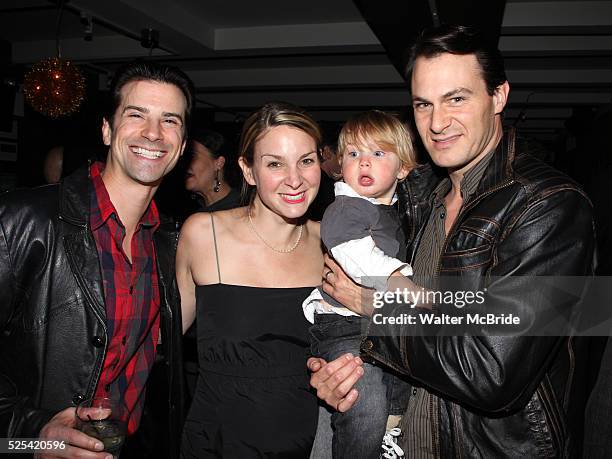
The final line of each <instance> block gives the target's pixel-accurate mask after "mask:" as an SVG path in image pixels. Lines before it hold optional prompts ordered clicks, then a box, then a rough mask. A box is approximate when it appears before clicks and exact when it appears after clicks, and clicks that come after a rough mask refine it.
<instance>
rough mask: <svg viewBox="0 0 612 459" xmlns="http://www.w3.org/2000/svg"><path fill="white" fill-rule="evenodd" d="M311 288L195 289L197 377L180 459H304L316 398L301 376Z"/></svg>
mask: <svg viewBox="0 0 612 459" xmlns="http://www.w3.org/2000/svg"><path fill="white" fill-rule="evenodd" d="M311 291H312V287H300V288H260V287H246V286H239V285H228V284H211V285H202V286H197V287H196V301H197V340H198V360H199V366H200V369H199V375H198V382H197V386H196V391H195V396H194V399H193V403H192V405H191V408H190V410H189V414H188V415H187V420H186V422H185V428H184V431H183V440H182V457H184V458H213V457H214V458H226V459H249V458H278V459H281V458H296V459H297V458H308V457H309V454H310V449H311V446H312V442H313V439H314V434H315V430H316V424H317V399H316V396H315V395H314V393H313V392H312V391H311V389H310V387H309V384H308V381H309V375H308V371H307V369H306V359H307V358H308V355H309V349H310V345H309V337H308V327H309V325H310V324H309V323H308V321H307V320H306V319H305V318H304V314H303V312H302V306H301V305H302V301H303V300H304V299H305V298H306V297H307V296H308V295H309V294H310V292H311Z"/></svg>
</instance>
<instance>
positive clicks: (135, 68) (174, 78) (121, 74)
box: [105, 61, 195, 133]
mask: <svg viewBox="0 0 612 459" xmlns="http://www.w3.org/2000/svg"><path fill="white" fill-rule="evenodd" d="M132 81H156V82H158V83H167V84H171V85H174V86H176V87H177V88H179V89H180V90H181V92H182V93H183V95H184V96H185V100H186V102H187V103H186V108H185V120H184V126H185V128H184V131H185V133H187V131H188V127H189V123H190V120H191V110H192V109H193V103H194V92H195V90H194V86H193V82H192V81H191V79H190V78H189V77H188V76H187V75H186V74H185V72H183V71H182V70H181V69H179V68H177V67H173V66H169V65H163V64H159V63H157V62H149V61H134V62H130V63H127V64H125V65H123V66H121V67H119V69H117V71H116V72H115V75H114V77H113V81H112V83H111V87H110V96H111V101H110V104H109V107H108V111H107V113H106V116H105V118H106V121H108V123H109V124H110V125H111V126H112V125H113V116H114V115H115V112H116V111H117V108H118V107H119V106H120V105H121V89H123V87H124V86H125V85H126V84H128V83H131V82H132Z"/></svg>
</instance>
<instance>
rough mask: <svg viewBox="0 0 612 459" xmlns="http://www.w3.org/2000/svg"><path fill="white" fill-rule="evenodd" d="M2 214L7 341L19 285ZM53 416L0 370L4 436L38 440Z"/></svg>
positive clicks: (1, 329)
mask: <svg viewBox="0 0 612 459" xmlns="http://www.w3.org/2000/svg"><path fill="white" fill-rule="evenodd" d="M2 213H3V212H2V208H0V333H1V334H2V338H3V339H7V337H10V334H11V331H10V321H11V319H12V316H13V314H14V313H15V308H16V303H17V296H18V294H17V293H18V289H19V282H18V279H16V275H15V272H14V271H13V263H12V260H11V257H10V252H9V245H8V244H9V241H8V238H7V234H6V232H5V228H4V225H3V222H2ZM9 339H10V338H9ZM1 341H2V340H0V342H1ZM13 358H15V359H17V358H19V356H17V355H15V356H14V357H13ZM52 416H53V414H52V413H49V412H47V411H44V410H37V409H34V407H33V405H32V404H30V402H29V398H28V397H25V396H20V395H19V391H18V388H17V387H16V386H15V384H14V383H13V381H11V379H10V378H9V376H8V375H6V374H4V372H3V369H2V368H1V367H0V436H1V437H6V438H11V437H37V436H38V432H39V431H40V429H41V428H42V426H44V425H45V424H46V423H47V422H48V421H49V419H50V418H51V417H52Z"/></svg>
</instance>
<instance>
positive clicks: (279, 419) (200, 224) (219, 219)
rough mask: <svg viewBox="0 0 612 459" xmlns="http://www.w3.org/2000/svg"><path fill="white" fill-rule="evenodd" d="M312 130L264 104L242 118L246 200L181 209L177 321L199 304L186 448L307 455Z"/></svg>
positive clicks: (315, 253) (195, 454)
mask: <svg viewBox="0 0 612 459" xmlns="http://www.w3.org/2000/svg"><path fill="white" fill-rule="evenodd" d="M319 142H320V133H319V129H318V127H317V125H316V123H315V122H314V121H313V120H312V119H311V118H310V117H309V116H308V115H306V114H305V113H303V112H302V111H301V109H298V108H297V107H293V106H290V105H286V104H278V103H277V104H267V105H265V106H264V107H262V108H261V109H260V110H259V111H258V112H256V113H255V114H253V115H252V116H251V117H250V118H249V119H248V120H247V121H246V123H245V126H244V128H243V134H242V137H241V145H240V160H239V162H240V165H241V167H242V169H243V172H244V176H245V180H246V182H247V183H248V184H249V185H251V186H252V187H254V189H255V190H256V191H255V193H254V195H253V197H252V200H251V204H250V205H249V206H248V207H242V208H238V209H232V210H228V211H223V212H216V213H212V214H204V213H201V214H196V215H194V216H192V217H190V218H189V219H188V220H187V222H186V223H185V225H184V226H183V229H182V231H181V237H180V240H179V247H178V253H177V279H178V283H179V288H180V292H181V304H182V311H183V327H184V329H186V328H187V327H189V325H190V324H191V322H192V321H193V318H194V316H195V315H196V314H197V319H198V320H197V340H198V360H199V374H198V382H197V387H196V391H195V396H194V399H193V403H192V406H191V408H190V410H189V414H188V416H187V420H186V422H185V427H184V432H183V440H182V456H183V457H184V458H213V457H214V458H228V459H234V458H236V459H249V458H278V459H281V458H296V459H297V458H308V457H309V454H310V449H311V447H312V442H313V439H314V434H315V430H316V423H317V413H318V411H317V400H316V396H315V395H314V393H313V392H312V390H311V389H310V387H309V375H308V372H307V369H306V359H307V358H308V355H309V338H308V326H309V323H308V322H307V320H306V319H305V318H304V314H303V311H302V306H301V305H302V301H303V300H304V298H306V297H307V296H308V294H309V293H310V291H311V290H312V287H313V286H315V285H318V284H319V283H320V282H321V272H322V268H323V254H322V251H321V244H320V238H319V227H318V223H315V222H310V221H306V220H305V218H304V214H305V212H306V210H307V209H308V206H309V204H310V203H311V202H312V200H313V199H314V197H315V196H316V194H317V190H318V186H319V180H320V168H319V160H318V155H317V148H318V144H319Z"/></svg>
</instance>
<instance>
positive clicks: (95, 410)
mask: <svg viewBox="0 0 612 459" xmlns="http://www.w3.org/2000/svg"><path fill="white" fill-rule="evenodd" d="M128 415H129V413H128V410H127V408H126V406H125V405H124V404H123V402H122V401H121V400H115V399H112V398H108V397H94V398H90V399H87V400H84V401H82V402H81V403H79V405H78V406H77V409H76V418H77V426H76V427H77V429H79V430H80V431H81V432H83V433H85V434H87V435H89V436H90V437H94V438H97V439H98V440H100V441H101V442H102V443H103V444H104V451H106V452H108V453H111V454H112V455H113V456H114V457H119V452H120V451H121V447H122V446H123V442H124V441H125V435H126V432H127V421H128V417H129V416H128Z"/></svg>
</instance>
